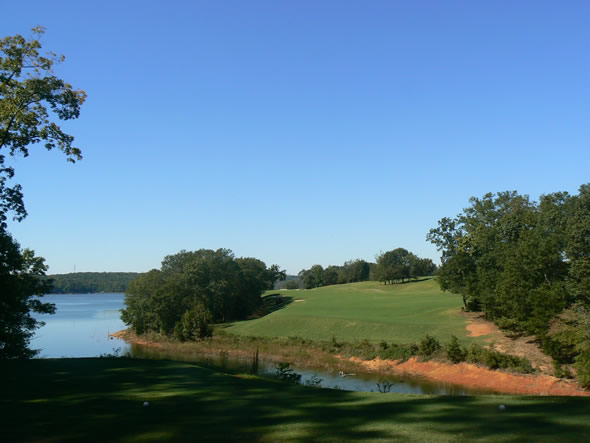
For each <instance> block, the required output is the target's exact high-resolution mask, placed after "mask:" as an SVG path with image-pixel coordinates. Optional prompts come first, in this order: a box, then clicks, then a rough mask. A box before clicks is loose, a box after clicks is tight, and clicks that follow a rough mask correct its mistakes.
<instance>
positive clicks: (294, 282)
mask: <svg viewBox="0 0 590 443" xmlns="http://www.w3.org/2000/svg"><path fill="white" fill-rule="evenodd" d="M285 289H299V283H298V282H297V280H287V282H286V283H285Z"/></svg>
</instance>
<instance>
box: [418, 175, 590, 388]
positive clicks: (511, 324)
mask: <svg viewBox="0 0 590 443" xmlns="http://www.w3.org/2000/svg"><path fill="white" fill-rule="evenodd" d="M470 203H471V206H469V207H468V208H465V209H464V210H463V212H462V213H461V214H459V215H457V216H456V217H455V218H452V219H451V218H443V219H441V220H440V221H439V223H438V227H436V228H434V229H431V230H430V232H429V234H428V236H427V238H428V239H429V240H430V241H431V242H432V243H434V244H435V245H436V246H437V247H438V249H439V250H440V251H441V252H442V257H441V261H442V265H441V268H440V270H439V273H438V278H439V282H440V285H441V288H442V289H443V290H446V291H450V292H453V293H457V294H461V296H462V297H463V304H464V307H465V309H466V310H476V311H477V310H481V311H483V312H484V313H485V315H486V316H487V317H488V318H489V319H492V320H494V321H495V322H496V323H497V324H498V325H500V326H501V327H503V328H507V329H510V330H513V331H520V332H523V333H529V334H536V335H537V336H539V337H540V339H541V340H542V342H543V345H544V348H545V350H546V351H548V352H549V353H551V354H552V355H553V356H554V357H555V358H557V359H558V360H561V361H564V362H567V361H572V360H573V359H577V361H578V363H579V365H578V372H579V373H580V374H581V375H582V377H583V376H584V374H587V377H588V379H587V383H588V384H590V364H588V365H587V366H584V364H582V363H580V362H584V361H586V362H588V363H590V345H589V343H590V328H589V327H588V325H589V324H590V321H588V320H589V318H590V317H589V312H590V185H583V186H581V187H580V190H579V194H578V195H570V194H568V193H566V192H557V193H553V194H548V195H543V196H541V198H540V200H539V202H533V201H531V200H530V199H529V197H528V196H526V195H519V194H518V193H516V192H514V191H512V192H501V193H498V194H495V195H494V194H491V193H490V194H486V195H484V196H483V197H482V198H481V199H480V198H475V197H474V198H472V199H471V200H470Z"/></svg>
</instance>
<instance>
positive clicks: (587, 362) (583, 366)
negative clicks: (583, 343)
mask: <svg viewBox="0 0 590 443" xmlns="http://www.w3.org/2000/svg"><path fill="white" fill-rule="evenodd" d="M574 367H575V368H576V371H577V372H578V374H577V379H578V382H579V383H580V385H582V386H583V387H584V388H586V389H588V388H590V351H584V352H582V353H581V354H580V355H578V356H577V357H576V363H575V364H574Z"/></svg>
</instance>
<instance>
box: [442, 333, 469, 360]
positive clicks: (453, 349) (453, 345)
mask: <svg viewBox="0 0 590 443" xmlns="http://www.w3.org/2000/svg"><path fill="white" fill-rule="evenodd" d="M446 351H447V358H448V359H449V360H450V361H451V362H453V363H461V362H462V361H465V358H467V349H465V347H463V346H461V344H460V343H459V339H457V337H455V336H454V335H452V336H451V342H450V343H449V344H448V345H447V346H446Z"/></svg>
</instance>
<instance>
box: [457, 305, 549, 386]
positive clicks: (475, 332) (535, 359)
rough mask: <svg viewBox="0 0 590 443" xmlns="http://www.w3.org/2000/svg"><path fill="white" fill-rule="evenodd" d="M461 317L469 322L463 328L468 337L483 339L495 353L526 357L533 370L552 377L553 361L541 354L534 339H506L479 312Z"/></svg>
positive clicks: (467, 313) (524, 337)
mask: <svg viewBox="0 0 590 443" xmlns="http://www.w3.org/2000/svg"><path fill="white" fill-rule="evenodd" d="M461 315H462V316H464V317H466V318H467V319H468V320H469V323H468V324H467V326H466V327H465V328H466V329H467V330H468V331H469V336H470V337H484V339H485V341H486V342H487V343H488V346H491V347H493V348H494V349H495V350H496V351H499V352H502V353H504V354H512V355H516V356H518V357H526V358H527V359H529V361H530V362H531V365H532V366H533V368H536V369H538V370H539V371H541V372H542V373H543V374H547V375H553V361H552V359H551V357H549V356H548V355H545V354H544V353H543V351H542V350H541V347H540V346H539V343H538V341H537V339H536V337H533V336H521V337H516V338H511V337H507V336H506V335H505V334H504V333H503V332H502V331H501V330H500V329H499V328H498V327H497V326H496V325H495V324H494V323H492V322H491V321H489V320H486V319H485V318H484V317H483V314H482V313H480V312H462V313H461Z"/></svg>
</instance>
